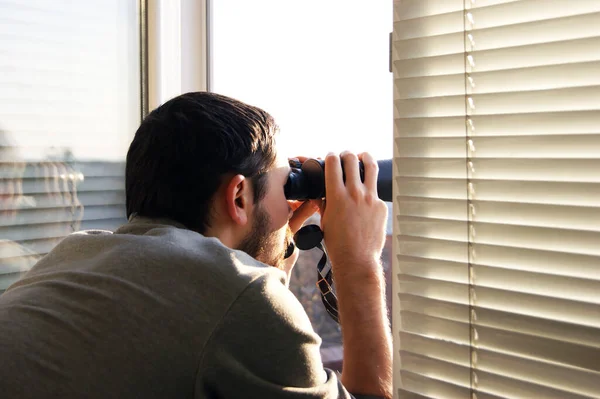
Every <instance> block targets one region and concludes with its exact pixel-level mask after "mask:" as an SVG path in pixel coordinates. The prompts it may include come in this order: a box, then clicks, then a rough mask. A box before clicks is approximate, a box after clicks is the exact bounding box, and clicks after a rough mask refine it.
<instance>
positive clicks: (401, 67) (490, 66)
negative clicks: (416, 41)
mask: <svg viewBox="0 0 600 399" xmlns="http://www.w3.org/2000/svg"><path fill="white" fill-rule="evenodd" d="M599 53H600V38H598V37H590V38H584V39H573V40H565V41H558V42H550V43H540V44H533V45H523V46H515V47H506V48H501V49H493V50H476V51H473V52H471V54H472V55H473V60H474V61H476V63H475V67H474V71H476V72H486V71H499V70H502V69H516V68H530V67H539V66H544V65H557V64H575V63H578V62H593V61H598V57H599ZM393 64H394V66H395V69H396V71H397V74H396V77H397V78H407V77H424V76H438V75H453V74H460V73H464V72H465V55H464V49H461V51H460V52H459V53H454V54H448V55H441V56H427V57H418V58H407V59H397V60H394V62H393Z"/></svg>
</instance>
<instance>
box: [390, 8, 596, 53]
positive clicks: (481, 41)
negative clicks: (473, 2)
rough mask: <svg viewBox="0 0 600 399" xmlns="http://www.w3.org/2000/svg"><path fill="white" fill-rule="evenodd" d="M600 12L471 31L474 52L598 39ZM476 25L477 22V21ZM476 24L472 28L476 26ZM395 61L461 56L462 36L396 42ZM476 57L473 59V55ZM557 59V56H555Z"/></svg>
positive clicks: (456, 34)
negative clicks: (451, 55) (452, 55)
mask: <svg viewBox="0 0 600 399" xmlns="http://www.w3.org/2000/svg"><path fill="white" fill-rule="evenodd" d="M599 18H600V12H596V13H590V14H583V15H576V16H570V17H563V18H555V19H547V20H542V21H534V22H525V23H520V24H514V25H505V26H499V27H493V28H486V29H477V28H475V29H472V30H469V31H468V32H469V33H471V34H472V35H473V37H474V41H475V46H474V50H476V51H484V50H494V49H500V48H508V47H518V46H526V45H533V44H538V43H548V42H557V41H565V40H576V39H583V38H590V37H597V36H600V25H598V19H599ZM476 24H477V21H476ZM476 24H475V26H477V25H476ZM394 47H395V50H396V53H397V54H398V59H402V60H404V59H414V58H423V57H436V56H441V55H450V54H457V53H463V52H464V51H465V35H464V33H463V32H462V31H461V32H457V33H449V34H444V35H439V36H430V37H424V38H416V39H407V40H398V41H396V42H395V46H394ZM474 54H475V58H476V57H477V56H476V53H474ZM556 57H557V59H558V57H559V55H558V54H557V55H556Z"/></svg>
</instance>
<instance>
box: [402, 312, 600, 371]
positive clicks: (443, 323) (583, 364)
mask: <svg viewBox="0 0 600 399" xmlns="http://www.w3.org/2000/svg"><path fill="white" fill-rule="evenodd" d="M401 316H402V324H403V329H404V331H407V332H410V333H413V334H419V335H424V336H428V337H431V338H436V339H443V340H449V341H451V342H457V343H461V344H463V345H468V344H469V343H470V341H469V337H470V335H469V331H470V330H471V328H473V334H474V343H475V345H476V346H477V349H480V348H481V349H487V350H488V351H494V352H498V353H505V354H511V355H513V356H517V357H522V358H525V359H532V360H539V361H542V362H548V363H551V364H554V365H557V366H561V365H562V366H566V367H578V368H582V369H584V370H590V371H593V372H600V364H598V361H597V359H598V357H599V356H600V349H598V348H594V347H589V346H584V345H576V344H573V343H568V342H564V341H559V340H551V339H547V338H543V337H537V336H530V335H526V334H522V333H517V332H512V331H504V330H498V329H494V328H489V327H484V326H479V325H473V326H472V327H471V326H470V325H469V323H461V322H457V321H453V320H448V319H444V318H438V317H433V316H427V315H423V314H419V313H412V312H407V311H401ZM465 330H466V332H465Z"/></svg>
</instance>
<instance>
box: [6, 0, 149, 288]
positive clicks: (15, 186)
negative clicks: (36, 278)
mask: <svg viewBox="0 0 600 399" xmlns="http://www.w3.org/2000/svg"><path fill="white" fill-rule="evenodd" d="M137 4H138V2H137V1H135V0H127V1H123V0H88V1H81V2H80V1H67V0H62V1H51V2H50V1H43V0H19V1H16V0H12V1H11V0H0V212H1V214H2V218H1V219H0V220H1V221H0V292H2V290H4V289H6V288H7V287H8V285H10V284H11V283H12V282H14V281H16V280H17V279H18V278H19V276H20V275H21V274H22V272H23V271H26V270H27V269H29V268H30V267H31V266H32V265H33V264H34V263H35V261H36V260H37V259H39V258H40V257H41V256H43V255H44V254H46V253H47V252H49V251H50V249H52V247H54V246H55V245H56V244H57V243H58V242H59V241H60V240H61V239H62V238H63V237H64V236H65V235H67V234H69V233H71V232H73V231H76V230H80V229H90V228H101V229H114V228H115V227H116V226H117V225H119V224H121V223H123V222H124V221H125V207H124V203H125V195H124V179H123V171H124V159H125V154H126V150H127V146H128V144H129V142H130V140H131V137H132V134H133V132H135V129H136V128H137V126H138V125H139V121H140V114H141V109H140V87H139V82H140V67H139V64H140V63H139V58H140V50H139V23H138V6H137Z"/></svg>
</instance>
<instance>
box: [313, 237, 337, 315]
mask: <svg viewBox="0 0 600 399" xmlns="http://www.w3.org/2000/svg"><path fill="white" fill-rule="evenodd" d="M317 248H319V249H320V250H321V251H323V256H322V257H321V260H320V261H319V263H318V264H317V288H319V291H321V300H322V301H323V305H324V306H325V310H327V313H329V316H331V318H332V319H333V320H335V321H336V322H337V323H339V322H340V320H339V314H338V303H337V296H336V295H335V293H334V292H333V288H332V286H333V275H332V273H331V264H330V263H329V262H328V261H327V252H326V251H325V249H324V248H323V245H321V244H318V245H317Z"/></svg>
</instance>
